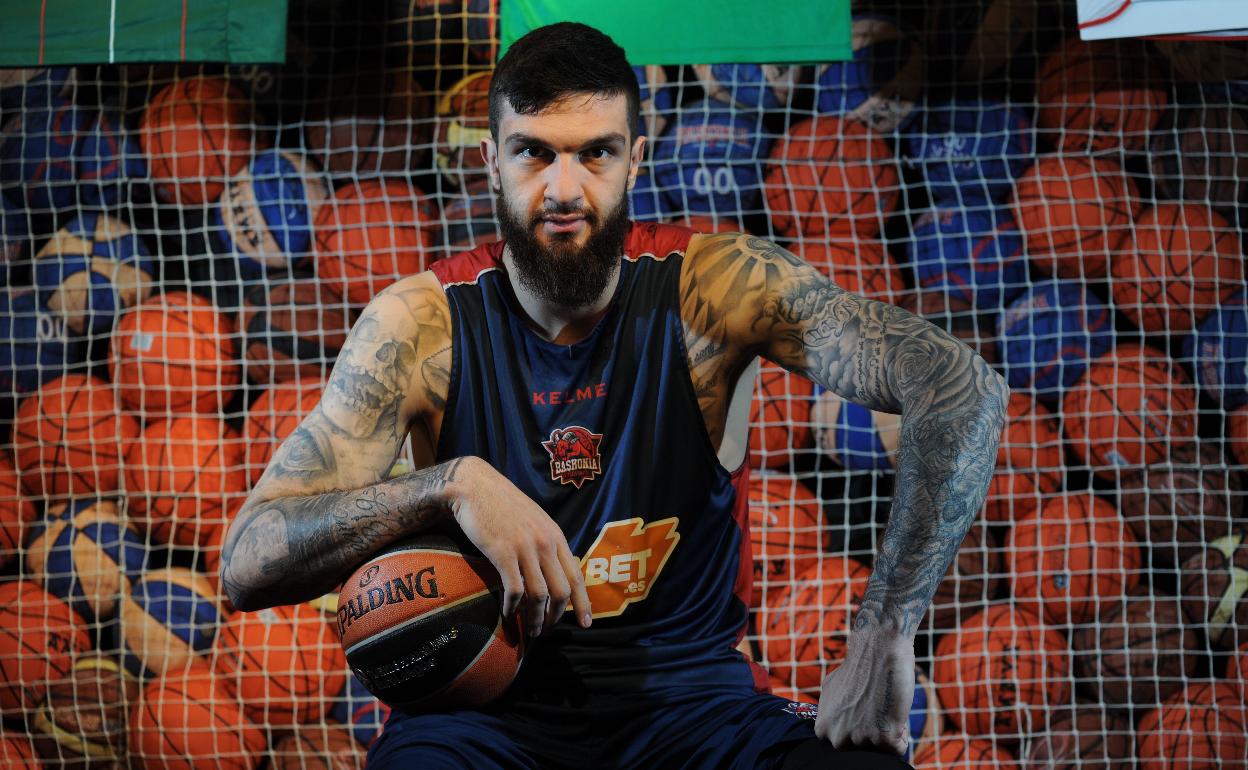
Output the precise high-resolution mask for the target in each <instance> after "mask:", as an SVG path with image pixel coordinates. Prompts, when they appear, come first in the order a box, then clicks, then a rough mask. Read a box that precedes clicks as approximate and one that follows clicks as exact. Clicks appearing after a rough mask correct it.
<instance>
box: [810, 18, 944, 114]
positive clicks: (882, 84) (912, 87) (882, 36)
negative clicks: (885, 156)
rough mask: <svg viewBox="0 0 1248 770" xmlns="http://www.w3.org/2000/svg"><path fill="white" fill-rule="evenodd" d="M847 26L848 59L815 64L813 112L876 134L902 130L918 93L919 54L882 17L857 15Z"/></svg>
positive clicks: (921, 69) (906, 37) (898, 29)
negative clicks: (851, 122) (862, 126)
mask: <svg viewBox="0 0 1248 770" xmlns="http://www.w3.org/2000/svg"><path fill="white" fill-rule="evenodd" d="M852 23H853V27H852V30H851V32H850V35H851V37H850V45H851V46H853V58H852V59H851V60H849V61H843V62H835V63H832V64H824V65H820V67H819V69H818V70H817V73H816V85H817V88H818V91H817V93H818V97H817V102H816V107H817V109H818V110H819V112H822V113H827V114H832V115H843V116H846V117H849V118H853V119H854V120H857V121H860V122H862V123H863V124H865V125H867V126H869V127H870V128H871V129H872V130H875V131H879V132H881V133H888V132H891V131H895V130H897V129H904V128H905V126H906V125H907V124H909V122H910V121H911V120H912V119H913V117H914V107H915V102H917V101H918V99H919V94H920V92H921V90H922V88H923V78H924V75H925V68H926V64H927V62H926V60H925V57H924V55H923V49H922V47H921V46H920V45H919V43H918V41H917V40H915V39H914V38H912V37H911V36H910V35H908V34H907V33H906V32H904V31H903V30H902V28H901V25H899V24H898V23H897V22H896V21H894V20H893V19H891V18H888V17H887V16H883V15H877V14H857V15H855V16H854V18H853V22H852Z"/></svg>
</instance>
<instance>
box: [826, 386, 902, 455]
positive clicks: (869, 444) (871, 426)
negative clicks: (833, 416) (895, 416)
mask: <svg viewBox="0 0 1248 770" xmlns="http://www.w3.org/2000/svg"><path fill="white" fill-rule="evenodd" d="M836 448H837V452H836V459H838V460H840V462H841V465H842V466H844V467H845V468H847V469H849V470H854V471H874V470H890V469H891V468H892V467H893V463H892V461H891V460H890V459H889V456H888V451H887V450H886V449H885V448H884V442H883V441H882V440H881V438H880V432H879V431H878V430H876V428H875V415H874V414H872V413H871V410H870V409H868V408H866V407H865V406H859V405H858V404H855V403H854V402H852V401H846V402H845V403H844V404H843V405H842V406H841V412H840V414H839V415H838V418H837V421H836Z"/></svg>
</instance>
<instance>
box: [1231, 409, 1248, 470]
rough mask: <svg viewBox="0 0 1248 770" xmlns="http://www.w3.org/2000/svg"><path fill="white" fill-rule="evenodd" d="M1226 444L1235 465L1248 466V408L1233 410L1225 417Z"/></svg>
mask: <svg viewBox="0 0 1248 770" xmlns="http://www.w3.org/2000/svg"><path fill="white" fill-rule="evenodd" d="M1226 443H1227V445H1228V446H1229V448H1230V450H1231V455H1232V456H1234V458H1235V464H1236V465H1238V466H1240V467H1243V466H1246V465H1248V406H1241V407H1238V408H1236V409H1235V411H1233V412H1231V413H1230V414H1229V415H1227V417H1226Z"/></svg>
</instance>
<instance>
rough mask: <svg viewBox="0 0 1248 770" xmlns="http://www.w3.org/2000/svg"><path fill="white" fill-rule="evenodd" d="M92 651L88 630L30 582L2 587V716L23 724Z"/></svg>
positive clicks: (76, 615)
mask: <svg viewBox="0 0 1248 770" xmlns="http://www.w3.org/2000/svg"><path fill="white" fill-rule="evenodd" d="M89 649H91V638H90V636H88V634H87V625H86V623H85V622H84V621H83V619H82V618H81V617H79V616H78V614H77V613H76V612H74V611H73V610H72V609H70V608H69V605H68V604H66V603H65V602H63V601H61V600H60V599H58V598H56V597H55V596H53V595H52V594H50V593H48V592H47V591H45V590H43V589H42V588H40V587H39V586H38V585H37V584H35V583H32V582H31V581H29V580H10V581H7V582H4V583H0V713H2V714H4V715H5V716H11V717H16V718H18V719H21V718H23V717H24V716H25V713H26V712H28V711H30V710H33V709H34V708H35V707H36V706H38V705H39V704H40V703H41V702H42V701H43V698H44V694H45V693H46V692H47V688H48V685H49V684H50V683H52V682H57V681H60V680H62V679H64V678H66V677H68V676H69V674H70V671H71V669H72V668H73V661H74V657H75V656H76V655H79V654H81V653H85V652H86V651H87V650H89Z"/></svg>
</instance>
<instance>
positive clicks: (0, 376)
mask: <svg viewBox="0 0 1248 770" xmlns="http://www.w3.org/2000/svg"><path fill="white" fill-rule="evenodd" d="M85 358H86V351H85V350H84V347H83V345H82V344H81V340H80V339H76V338H72V337H70V336H69V334H68V333H67V330H66V328H65V319H64V318H62V317H61V316H60V315H58V314H56V313H53V312H52V311H51V310H49V309H48V307H47V305H44V304H42V303H40V302H39V299H38V298H37V297H36V296H35V293H34V292H32V291H15V290H13V289H7V290H6V289H0V393H11V394H15V395H22V394H25V393H30V392H32V391H34V390H37V389H38V388H39V386H40V384H42V383H44V382H47V381H48V380H52V379H55V378H57V377H60V376H61V375H63V374H65V373H66V372H67V371H71V370H72V369H74V368H76V367H77V365H78V364H81V363H82V362H83V361H84V360H85Z"/></svg>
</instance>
